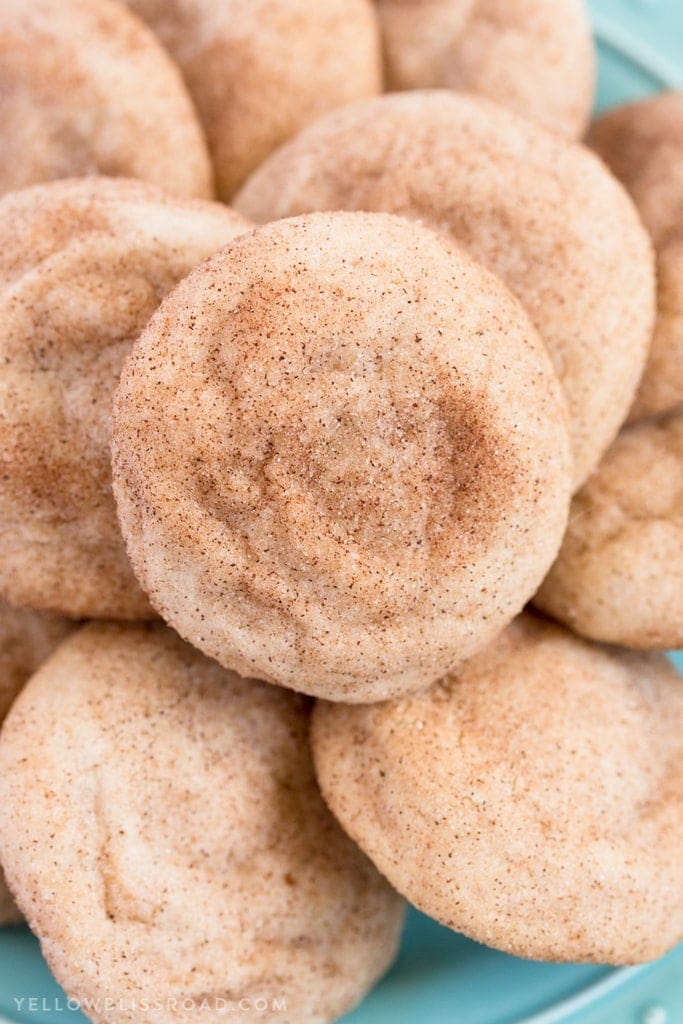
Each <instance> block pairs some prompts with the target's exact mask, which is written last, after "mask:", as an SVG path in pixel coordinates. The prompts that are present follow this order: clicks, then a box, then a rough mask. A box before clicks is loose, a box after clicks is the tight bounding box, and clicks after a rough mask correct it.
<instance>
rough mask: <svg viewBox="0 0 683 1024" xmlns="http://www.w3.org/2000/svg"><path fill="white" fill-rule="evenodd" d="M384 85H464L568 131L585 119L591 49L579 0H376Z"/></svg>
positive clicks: (574, 133) (591, 83)
mask: <svg viewBox="0 0 683 1024" xmlns="http://www.w3.org/2000/svg"><path fill="white" fill-rule="evenodd" d="M377 7H378V11H379V15H380V23H381V26H382V35H383V41H384V52H385V58H386V69H387V84H388V87H389V88H390V89H391V90H395V89H430V88H447V89H462V90H466V91H468V92H474V93H479V94H481V95H482V96H486V97H488V98H489V99H492V100H496V102H498V103H502V104H503V105H504V106H506V107H509V108H510V109H511V110H514V111H516V112H517V113H519V114H523V115H524V116H526V117H528V118H530V119H532V120H534V121H538V122H540V123H541V124H543V125H544V126H545V127H546V128H550V129H552V130H553V131H556V132H558V133H559V134H560V135H565V136H568V137H569V138H573V139H577V138H579V137H580V136H581V135H582V134H583V132H584V130H585V128H586V125H587V123H588V118H589V116H590V111H591V107H592V104H593V94H594V91H595V52H594V45H593V38H592V34H591V26H590V20H589V17H588V11H587V9H586V4H585V2H584V0H378V3H377Z"/></svg>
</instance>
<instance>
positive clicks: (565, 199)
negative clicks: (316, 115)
mask: <svg viewBox="0 0 683 1024" xmlns="http://www.w3.org/2000/svg"><path fill="white" fill-rule="evenodd" d="M236 206H237V208H238V209H240V210H241V211H242V212H244V213H246V215H247V216H249V217H251V218H252V219H254V220H258V221H267V220H273V219H275V218H277V217H287V216H291V215H293V214H298V213H304V212H307V211H311V210H334V209H353V210H385V211H387V212H390V213H398V214H402V215H403V216H405V217H409V218H412V219H416V220H420V221H423V222H424V223H426V224H429V225H431V226H433V227H435V228H437V229H439V230H441V231H443V232H444V233H446V234H448V235H450V236H451V237H452V238H454V239H455V240H456V241H458V242H459V243H461V244H463V245H465V247H466V248H467V249H468V250H469V251H470V253H471V254H472V255H473V256H474V257H475V258H476V259H478V260H480V261H481V262H482V263H484V264H485V265H487V266H488V267H490V268H491V269H492V270H494V271H495V272H496V273H497V274H499V275H500V277H502V278H503V280H504V281H505V282H506V283H507V284H508V286H509V287H510V288H511V289H512V291H513V292H514V293H515V294H516V295H517V297H518V298H519V299H520V300H521V302H522V304H523V305H524V306H526V309H527V312H528V313H529V314H530V315H531V318H532V320H533V322H534V324H535V325H536V327H537V329H538V331H539V333H540V334H541V337H542V338H543V339H544V341H545V342H546V344H547V346H548V349H549V351H550V355H551V358H552V360H553V362H554V364H555V368H556V370H557V372H558V375H559V377H560V379H561V381H562V384H563V386H564V389H565V393H566V395H567V399H568V402H569V409H570V414H571V420H572V435H573V446H574V458H575V474H574V479H575V484H576V485H577V486H578V485H580V484H581V483H583V481H584V480H585V479H586V477H587V476H588V474H589V473H590V472H591V470H593V469H594V468H595V466H596V465H597V463H598V461H599V459H600V457H601V455H602V454H603V453H604V451H605V450H606V449H607V447H608V446H609V444H610V443H611V441H612V440H613V439H614V437H615V435H616V433H617V430H618V428H619V426H620V425H621V423H622V422H623V420H624V418H625V417H626V415H627V412H628V409H629V406H630V405H631V402H632V400H633V395H634V393H635V390H636V387H637V384H638V380H639V378H640V375H641V372H642V369H643V366H644V363H645V359H646V355H647V350H648V346H649V343H650V338H651V334H652V326H653V323H654V306H655V295H654V292H655V284H654V258H653V254H652V250H651V243H650V241H649V239H648V237H647V235H646V232H645V230H644V229H643V227H642V225H641V223H640V220H639V218H638V215H637V213H636V211H635V209H634V207H633V204H632V202H631V201H630V200H629V198H628V196H627V195H626V193H625V191H624V189H623V188H622V186H621V185H620V184H619V183H618V182H617V181H616V180H615V179H614V178H613V177H612V175H611V174H610V173H609V172H608V171H607V170H606V169H605V167H604V165H603V164H602V162H601V161H600V160H598V159H597V158H596V157H595V156H594V155H593V154H592V153H591V152H589V151H588V150H586V149H584V148H583V147H581V146H579V145H575V144H572V143H568V142H565V141H564V140H562V139H560V138H558V137H557V136H555V135H552V134H551V133H550V132H546V131H545V130H544V129H543V128H540V127H538V126H536V125H534V124H531V123H530V122H528V121H525V120H524V119H523V118H520V117H517V116H516V115H514V114H512V113H510V112H509V111H507V110H504V109H503V108H502V107H499V106H496V105H495V104H493V103H489V102H488V101H486V100H482V99H480V98H477V97H471V96H462V95H457V94H456V93H452V92H446V91H433V92H422V93H412V94H411V93H404V94H401V95H393V96H385V97H381V98H379V99H376V100H372V101H369V102H366V103H362V104H356V105H354V106H352V107H350V108H348V109H347V110H344V111H339V112H338V113H336V114H333V115H330V116H329V117H327V118H325V119H323V120H322V121H320V122H318V124H316V125H313V126H312V127H311V128H309V129H307V130H306V131H304V132H302V133H301V134H300V135H299V136H298V137H297V138H296V139H295V140H293V141H292V142H291V143H289V144H288V145H287V146H284V147H283V148H282V149H281V150H280V151H279V152H278V153H275V154H273V156H272V157H271V158H270V159H269V160H267V161H266V162H265V163H264V165H263V167H262V168H260V169H259V170H258V171H257V172H256V173H255V174H254V175H253V177H252V178H251V179H250V181H249V182H248V183H247V184H246V186H245V187H244V189H243V190H242V192H241V193H240V195H239V196H238V197H237V200H236Z"/></svg>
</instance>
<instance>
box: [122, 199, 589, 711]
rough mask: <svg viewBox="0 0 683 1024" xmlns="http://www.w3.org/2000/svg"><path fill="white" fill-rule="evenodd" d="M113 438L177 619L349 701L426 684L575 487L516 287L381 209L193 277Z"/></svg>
mask: <svg viewBox="0 0 683 1024" xmlns="http://www.w3.org/2000/svg"><path fill="white" fill-rule="evenodd" d="M264 268H266V270H265V272H264ZM112 452H113V465H114V481H115V485H114V486H115V495H116V499H117V503H118V508H119V517H120V520H121V526H122V529H123V533H124V536H125V538H126V542H127V546H128V552H129V555H130V557H131V560H132V563H133V565H134V567H135V571H136V573H137V575H138V577H139V579H140V580H141V582H142V585H143V587H144V588H145V591H146V592H147V593H148V594H149V595H150V597H151V600H152V603H153V604H154V606H155V608H156V609H157V610H158V611H159V612H160V613H161V615H162V616H163V617H164V618H165V619H166V621H167V622H169V623H170V624H171V625H172V626H173V627H174V628H175V629H177V630H178V632H180V633H181V635H183V636H184V637H185V638H186V639H188V640H190V642H191V643H193V644H194V645H195V646H196V647H199V649H200V650H203V651H204V652H205V653H206V654H209V655H210V656H211V657H214V658H216V659H217V660H218V661H220V662H221V663H222V664H223V665H225V666H226V667H228V668H232V669H234V670H235V671H238V672H240V673H241V674H243V675H256V676H258V677H259V678H263V679H265V680H266V681H269V682H273V683H278V684H281V685H284V686H289V687H292V688H293V689H296V690H300V691H302V692H304V693H309V694H313V695H316V696H325V697H328V698H330V699H332V700H348V701H352V702H355V701H366V700H383V699H385V698H387V697H390V696H393V695H395V694H397V693H401V692H405V691H406V690H412V689H416V688H419V687H421V686H425V685H427V684H428V683H430V682H431V681H432V680H433V679H435V678H437V677H438V676H439V675H440V674H441V672H442V671H444V669H445V667H446V666H450V665H452V664H453V663H454V662H457V661H459V660H461V659H462V658H464V657H466V656H468V655H469V654H471V653H472V652H473V651H474V650H476V649H478V648H480V647H481V646H483V644H485V643H486V642H487V640H488V639H489V637H491V636H493V635H495V633H496V632H497V631H498V630H499V629H501V628H502V627H503V626H504V625H505V624H506V623H507V622H508V621H510V619H511V618H512V617H513V616H514V615H515V614H516V613H517V612H518V611H519V610H520V609H521V607H522V605H523V604H524V602H525V601H526V600H527V599H528V598H529V597H530V596H531V593H533V590H534V585H535V584H534V581H538V582H540V579H541V578H542V576H543V574H544V573H545V571H546V570H547V568H549V565H550V563H551V562H552V560H553V558H554V552H555V550H556V548H557V547H558V545H559V542H560V540H561V536H562V533H563V531H564V527H565V522H566V519H565V517H566V513H567V495H568V493H569V490H570V472H571V467H570V457H569V452H568V436H567V429H566V422H565V414H564V405H563V401H562V396H561V390H560V387H559V384H558V382H557V380H556V378H555V375H554V373H553V371H552V367H551V365H550V361H549V360H548V358H547V354H546V352H545V351H544V347H543V345H542V343H541V342H540V340H539V339H538V337H537V335H536V334H535V332H534V329H533V327H532V326H531V324H530V322H529V320H528V319H527V317H526V316H525V314H524V312H523V310H522V309H521V307H520V306H519V305H518V303H516V302H515V300H514V299H513V298H512V296H511V295H510V294H509V293H508V292H507V291H506V290H505V288H504V287H503V286H502V285H501V284H500V282H499V281H498V280H497V279H496V278H494V277H493V276H492V275H489V274H488V273H487V272H486V271H485V270H483V268H480V267H479V266H478V265H476V264H475V263H473V262H472V261H471V260H470V259H469V258H468V257H467V256H466V255H465V254H464V253H462V251H461V250H458V249H457V248H456V247H454V246H452V245H451V244H450V243H449V242H448V241H447V240H446V239H442V238H441V237H440V236H439V235H437V234H436V233H435V232H431V231H428V230H426V229H425V228H422V227H420V226H419V225H416V224H411V223H409V222H408V221H405V220H403V219H401V218H398V217H390V216H386V215H382V214H359V213H350V214H349V213H333V214H314V215H311V216H308V217H301V218H295V219H293V220H291V221H286V222H282V223H278V224H272V225H268V226H266V227H263V228H260V229H258V230H256V231H255V232H254V233H252V234H250V235H245V236H244V237H243V238H242V239H237V240H236V241H235V243H234V244H233V245H231V246H229V247H228V248H226V249H225V250H224V251H223V252H222V253H219V254H218V255H217V256H216V257H215V258H214V259H212V260H211V261H209V262H208V263H206V264H204V265H203V266H202V267H201V268H199V269H198V270H197V272H196V273H194V274H192V275H190V276H189V277H188V278H187V279H186V280H185V281H184V282H182V283H181V284H180V285H179V286H178V287H177V288H176V290H175V291H174V292H173V293H172V294H171V295H170V296H169V297H168V299H167V300H166V301H165V302H164V303H163V304H162V306H161V307H160V309H159V311H158V313H157V315H156V316H155V317H154V318H153V319H152V321H151V322H150V324H149V326H148V328H147V329H146V331H145V332H144V333H143V335H142V336H141V339H140V341H139V342H138V344H137V345H136V346H135V349H134V351H133V354H132V356H131V358H130V359H129V360H128V362H127V364H126V367H125V369H124V372H123V375H122V379H121V385H120V387H119V390H118V393H117V398H116V403H115V411H114V417H113V427H112ZM544 567H545V568H544Z"/></svg>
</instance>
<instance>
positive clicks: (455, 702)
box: [312, 617, 683, 964]
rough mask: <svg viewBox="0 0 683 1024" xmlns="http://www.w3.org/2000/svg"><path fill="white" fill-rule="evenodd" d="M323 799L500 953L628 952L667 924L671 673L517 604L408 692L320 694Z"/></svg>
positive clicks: (678, 894)
mask: <svg viewBox="0 0 683 1024" xmlns="http://www.w3.org/2000/svg"><path fill="white" fill-rule="evenodd" d="M312 743H313V751H314V760H315V765H316V770H317V774H318V779H319V782H320V785H321V788H322V791H323V795H324V797H325V799H326V800H327V803H328V804H329V806H330V808H331V809H332V811H333V813H334V814H335V815H336V817H337V818H338V819H339V821H340V822H341V823H342V825H343V826H344V828H345V829H346V831H347V832H348V833H349V835H350V836H351V837H352V838H354V839H355V840H356V841H357V842H358V843H359V844H360V846H361V848H362V849H363V850H364V851H365V852H366V853H367V854H368V856H369V857H370V858H371V860H373V861H374V863H375V864H376V865H377V867H378V868H379V870H380V871H381V872H382V873H383V874H384V875H385V876H386V877H387V878H388V879H389V881H390V882H391V883H392V885H394V886H395V887H396V888H397V889H398V891H399V892H402V893H403V894H404V895H405V896H406V897H407V898H408V899H409V900H410V901H411V902H412V903H414V904H415V905H416V906H417V907H418V908H419V909H420V910H422V911H424V912H425V913H427V914H429V915H430V916H432V917H435V918H437V920H439V921H441V922H442V923H443V924H445V925H448V926H449V927H451V928H453V929H455V930H456V931H462V932H464V933H465V934H466V935H469V936H470V937H472V938H474V939H476V940H477V941H479V942H483V943H485V944H487V945H490V946H494V947H497V948H499V949H502V950H504V951H506V952H508V953H512V954H514V955H516V956H523V957H530V958H533V959H543V960H568V961H572V962H576V961H591V962H597V963H614V964H626V963H639V962H641V961H644V960H649V959H651V958H654V957H657V956H659V955H660V954H661V953H663V952H664V951H665V950H666V949H668V948H669V947H671V946H673V945H674V944H675V943H676V942H678V941H679V940H680V939H681V938H682V937H683V861H682V860H681V858H680V856H679V853H680V848H681V843H682V842H683V680H682V679H681V678H679V677H678V676H677V674H676V672H675V670H674V669H673V668H672V666H671V665H669V663H668V662H667V660H666V658H665V657H664V656H663V655H659V654H634V653H627V652H624V651H618V650H614V649H611V648H606V647H599V646H597V645H592V644H588V643H586V642H585V641H583V640H580V639H579V638H578V637H575V636H573V635H572V634H571V633H568V632H565V631H564V630H561V629H560V628H559V627H556V626H553V625H551V624H549V623H546V622H543V621H541V620H536V619H533V618H531V617H522V618H520V619H519V620H517V621H516V622H515V623H513V624H512V626H510V627H509V629H508V630H507V631H506V632H505V633H503V634H502V635H501V636H500V637H499V638H498V639H497V640H496V642H495V643H493V644H492V645H491V646H490V647H489V648H488V650H487V651H485V652H484V653H483V654H480V655H478V656H477V657H476V658H473V659H472V660H471V661H470V662H469V663H468V664H467V665H465V666H464V667H463V668H462V669H461V671H460V672H459V673H457V674H451V675H450V676H448V677H446V678H444V679H443V680H441V681H440V682H439V683H437V684H435V685H434V686H433V687H432V688H431V689H430V690H428V691H427V692H426V693H424V694H420V695H419V696H416V697H412V698H405V699H403V700H400V701H392V702H387V703H384V704H378V705H372V706H365V707H347V706H342V705H332V704H320V705H319V706H318V707H317V708H316V711H315V714H314V719H313V727H312Z"/></svg>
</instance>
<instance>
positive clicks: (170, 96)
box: [0, 0, 213, 197]
mask: <svg viewBox="0 0 683 1024" xmlns="http://www.w3.org/2000/svg"><path fill="white" fill-rule="evenodd" d="M0 123H1V124H2V146H1V147H0V192H7V191H9V190H11V189H16V188H23V187H24V186H26V185H32V184H35V183H37V182H42V181H51V180H53V179H54V178H68V177H75V176H77V175H86V174H107V175H111V176H114V177H118V176H122V177H130V178H143V179H144V180H146V181H150V182H152V183H154V184H157V185H163V187H164V188H165V189H168V190H169V191H170V192H175V193H178V194H179V195H184V196H200V197H204V196H209V195H211V194H212V188H213V184H212V172H211V165H210V162H209V155H208V151H207V148H206V142H205V140H204V136H203V133H202V130H201V128H200V125H199V121H198V120H197V115H196V113H195V110H194V107H193V105H192V101H191V100H190V97H189V95H188V93H187V90H186V88H185V85H184V83H183V81H182V78H181V76H180V73H179V71H178V69H177V68H176V67H175V65H174V64H173V63H172V61H171V60H170V59H169V56H168V54H166V53H165V52H164V49H163V47H162V46H161V45H160V43H159V41H158V40H157V39H156V38H155V37H154V35H153V34H152V33H151V32H150V31H149V29H148V28H147V26H145V25H143V24H142V22H140V21H139V20H138V19H137V18H136V17H135V16H134V15H132V14H131V13H130V11H128V10H126V8H125V7H124V6H123V5H122V4H118V3H114V2H113V0H68V2H66V0H30V3H27V2H26V0H2V3H1V4H0Z"/></svg>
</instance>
